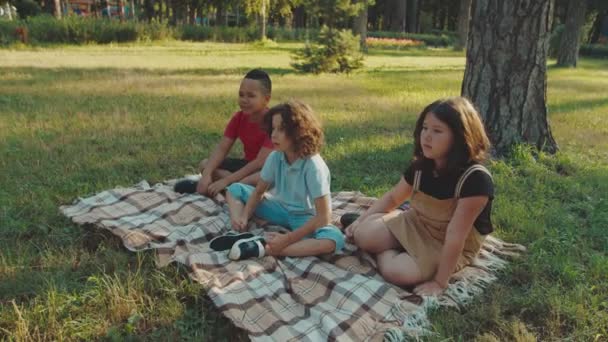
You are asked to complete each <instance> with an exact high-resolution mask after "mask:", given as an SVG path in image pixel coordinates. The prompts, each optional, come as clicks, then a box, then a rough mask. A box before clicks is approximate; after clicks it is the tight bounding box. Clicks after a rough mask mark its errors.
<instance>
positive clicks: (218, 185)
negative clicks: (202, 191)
mask: <svg viewBox="0 0 608 342" xmlns="http://www.w3.org/2000/svg"><path fill="white" fill-rule="evenodd" d="M227 186H228V182H226V179H220V180H218V181H215V182H213V183H211V185H209V188H207V192H209V195H211V196H212V197H213V196H215V195H217V194H218V193H219V192H220V191H222V190H224V189H226V187H227Z"/></svg>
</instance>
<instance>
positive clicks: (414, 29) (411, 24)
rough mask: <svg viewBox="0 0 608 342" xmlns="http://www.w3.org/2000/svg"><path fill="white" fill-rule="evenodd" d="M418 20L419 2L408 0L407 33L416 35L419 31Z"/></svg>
mask: <svg viewBox="0 0 608 342" xmlns="http://www.w3.org/2000/svg"><path fill="white" fill-rule="evenodd" d="M419 18H420V6H419V0H409V1H408V7H407V32H411V33H418V32H419V31H420V25H419Z"/></svg>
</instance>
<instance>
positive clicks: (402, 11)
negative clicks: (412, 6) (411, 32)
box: [395, 0, 407, 32]
mask: <svg viewBox="0 0 608 342" xmlns="http://www.w3.org/2000/svg"><path fill="white" fill-rule="evenodd" d="M396 11H397V13H396V15H395V21H396V23H395V26H396V27H397V31H400V32H405V31H406V30H407V26H406V19H407V0H397V8H396Z"/></svg>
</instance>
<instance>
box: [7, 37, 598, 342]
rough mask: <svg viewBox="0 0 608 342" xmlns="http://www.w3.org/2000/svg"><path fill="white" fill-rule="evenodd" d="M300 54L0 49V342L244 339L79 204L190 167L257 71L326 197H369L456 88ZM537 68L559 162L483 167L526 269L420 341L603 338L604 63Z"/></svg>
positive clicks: (432, 62) (447, 64) (395, 171)
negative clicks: (288, 110)
mask: <svg viewBox="0 0 608 342" xmlns="http://www.w3.org/2000/svg"><path fill="white" fill-rule="evenodd" d="M295 47H297V45H296V44H280V45H278V46H273V47H264V46H256V45H240V44H218V43H185V42H167V43H160V44H159V43H157V44H150V45H145V44H133V45H108V46H97V45H91V46H77V47H75V46H59V47H44V48H18V49H13V50H6V49H4V50H0V61H2V62H1V64H0V156H1V158H0V339H2V340H9V341H10V340H32V339H34V340H66V341H69V340H91V339H107V340H121V341H122V340H168V339H191V340H206V341H222V340H235V339H236V340H245V339H246V338H247V337H246V334H245V333H244V332H242V331H238V330H237V329H235V328H234V326H233V325H232V324H231V323H230V322H229V321H228V320H226V319H225V318H223V317H221V315H219V314H218V313H217V312H216V311H215V310H214V307H213V304H212V303H211V302H210V301H209V300H208V299H207V298H206V296H205V289H204V288H203V287H202V286H200V285H198V284H196V283H194V282H192V281H191V280H190V279H189V278H188V277H187V276H186V272H185V270H183V269H181V268H179V267H176V266H171V267H167V268H163V269H160V270H158V269H156V268H155V267H154V260H153V255H152V253H137V254H135V253H131V252H128V251H126V250H125V249H124V248H123V247H122V246H121V243H120V241H118V240H117V239H116V238H114V237H113V236H111V235H108V234H105V233H102V232H99V231H95V230H90V229H85V228H82V227H79V226H75V225H73V224H71V223H70V222H69V221H68V220H67V219H65V218H64V217H63V216H62V215H61V214H60V213H59V210H58V207H59V205H61V204H67V203H70V202H72V201H73V200H74V199H75V198H77V197H78V196H86V195H89V194H93V193H95V192H98V191H101V190H105V189H109V188H113V187H116V186H118V185H123V186H128V185H132V184H134V183H136V182H139V181H140V180H142V179H146V180H148V181H150V182H151V183H155V182H159V181H162V180H165V179H169V178H176V177H179V176H182V175H184V174H190V173H193V172H194V171H195V167H196V165H197V164H198V161H199V160H200V159H202V158H204V157H206V156H207V155H208V153H209V152H210V150H211V149H212V148H213V147H214V144H215V143H216V142H217V141H218V140H219V138H220V136H221V133H222V130H223V127H224V125H225V123H226V121H227V120H228V118H229V117H230V115H231V113H233V112H234V111H235V110H237V102H236V97H237V91H238V85H239V81H240V79H241V78H242V77H243V75H244V73H245V72H246V71H247V70H248V69H250V68H252V67H262V68H265V69H266V70H268V71H269V72H270V73H271V77H272V79H273V99H272V101H271V103H272V104H275V103H278V102H279V101H283V100H286V99H288V98H298V99H301V100H303V101H305V102H307V103H309V104H310V105H311V106H312V107H313V108H314V109H315V110H316V112H317V113H318V115H319V116H320V117H321V118H322V121H323V123H324V126H325V132H326V146H325V149H324V151H323V155H324V157H325V159H326V160H327V162H328V165H329V167H330V169H331V171H332V189H333V190H334V191H338V190H360V191H362V192H364V193H366V194H369V195H374V196H379V195H381V194H382V193H383V192H384V191H386V190H387V189H389V188H390V187H391V186H392V185H393V184H394V183H396V182H397V181H398V180H399V177H400V172H402V171H403V169H404V168H405V166H406V164H407V161H408V159H409V158H410V156H411V152H412V131H413V126H414V122H415V120H416V115H417V113H418V112H419V111H420V110H421V109H422V108H423V107H424V106H425V105H426V104H428V103H430V102H432V101H433V100H435V99H437V98H440V97H445V96H454V95H458V94H459V93H460V84H461V80H462V76H463V73H464V62H465V58H464V55H463V53H458V52H452V51H446V50H426V51H421V50H414V51H407V50H405V51H373V52H372V53H371V54H370V55H369V56H368V58H367V59H366V67H365V69H363V70H361V71H358V72H356V73H354V74H351V75H320V76H310V75H301V74H296V73H295V72H294V71H293V69H291V67H290V66H289V63H290V52H291V51H292V50H293V49H294V48H295ZM552 64H554V62H553V61H550V63H549V65H550V66H549V72H548V81H549V89H548V101H549V112H550V114H549V120H550V124H551V128H552V131H553V134H554V136H555V138H556V140H557V142H558V144H559V146H560V149H561V151H560V152H559V153H558V154H557V155H554V156H548V155H544V154H541V155H534V154H533V153H531V152H530V151H529V150H528V149H526V148H523V147H521V148H517V149H515V150H514V151H513V153H512V155H511V156H510V157H509V158H507V159H505V160H495V161H492V162H491V163H490V165H489V166H490V168H491V170H492V172H493V174H494V179H495V182H496V184H497V196H496V200H495V204H494V214H493V221H494V224H495V226H496V233H495V234H496V235H497V236H498V237H500V238H502V239H505V240H507V241H510V242H517V243H521V244H524V245H526V246H527V247H528V249H529V251H528V253H527V254H526V255H525V257H523V258H521V259H519V260H517V261H515V262H513V263H512V264H511V265H510V267H509V268H508V269H507V270H505V271H503V272H501V273H500V275H499V280H498V281H497V282H495V283H494V284H492V285H491V286H490V287H489V288H488V289H487V290H486V292H485V294H484V295H483V296H481V297H479V298H477V300H476V301H475V302H473V303H471V304H470V305H469V306H468V307H467V308H466V309H465V310H463V311H461V312H459V311H456V310H450V309H445V308H443V309H441V310H437V311H435V312H433V313H432V315H431V321H432V322H433V330H434V331H435V334H434V335H433V336H431V337H430V338H429V339H430V340H438V341H439V340H440V341H445V340H454V341H460V340H465V341H468V340H474V339H477V340H480V341H496V340H517V341H528V340H534V339H539V340H564V339H566V340H573V341H582V340H587V341H593V340H597V341H606V340H608V256H607V252H608V233H607V232H606V230H605V229H606V227H607V226H608V195H607V194H608V166H607V165H608V60H591V59H583V60H581V61H580V65H579V67H578V68H577V69H557V68H554V67H553V66H552Z"/></svg>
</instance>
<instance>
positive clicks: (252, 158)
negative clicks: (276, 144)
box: [174, 69, 272, 197]
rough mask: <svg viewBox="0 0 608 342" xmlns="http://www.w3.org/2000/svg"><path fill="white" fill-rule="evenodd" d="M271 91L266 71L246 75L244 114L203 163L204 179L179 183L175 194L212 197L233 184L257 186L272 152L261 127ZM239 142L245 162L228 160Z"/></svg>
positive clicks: (241, 102) (242, 95)
mask: <svg viewBox="0 0 608 342" xmlns="http://www.w3.org/2000/svg"><path fill="white" fill-rule="evenodd" d="M271 91H272V82H271V81H270V77H269V76H268V74H267V73H266V72H265V71H263V70H260V69H254V70H251V71H250V72H248V73H247V75H245V78H243V81H241V86H240V88H239V107H240V109H241V110H240V111H238V112H236V113H234V115H233V116H232V118H231V119H230V122H228V125H227V126H226V129H225V130H224V136H223V137H222V139H221V140H220V142H219V144H218V145H217V146H216V147H215V149H214V150H213V152H212V153H211V155H210V156H209V158H207V159H204V160H203V161H201V163H200V165H199V169H200V172H201V174H202V176H201V179H200V180H199V181H195V180H190V179H185V180H182V181H180V182H178V183H176V184H175V188H174V189H175V191H176V192H180V193H194V192H198V193H200V194H203V195H209V196H212V197H213V196H215V195H217V194H218V193H219V192H220V191H222V190H224V189H225V188H226V187H227V186H228V185H230V184H232V183H234V182H241V183H247V184H251V185H254V186H255V185H256V184H257V181H258V179H259V178H260V172H259V171H260V169H261V168H262V166H263V165H264V162H265V161H266V157H267V156H268V154H269V153H270V152H271V151H272V142H271V141H270V137H269V136H268V134H267V133H266V131H265V130H264V129H263V127H262V122H263V118H264V114H265V113H266V111H267V110H268V102H269V101H270V93H271ZM237 138H238V139H239V140H241V142H242V143H243V150H244V152H245V156H244V158H243V159H238V158H227V157H226V156H227V155H228V153H229V152H230V149H231V148H232V146H233V145H234V142H235V141H236V139H237Z"/></svg>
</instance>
